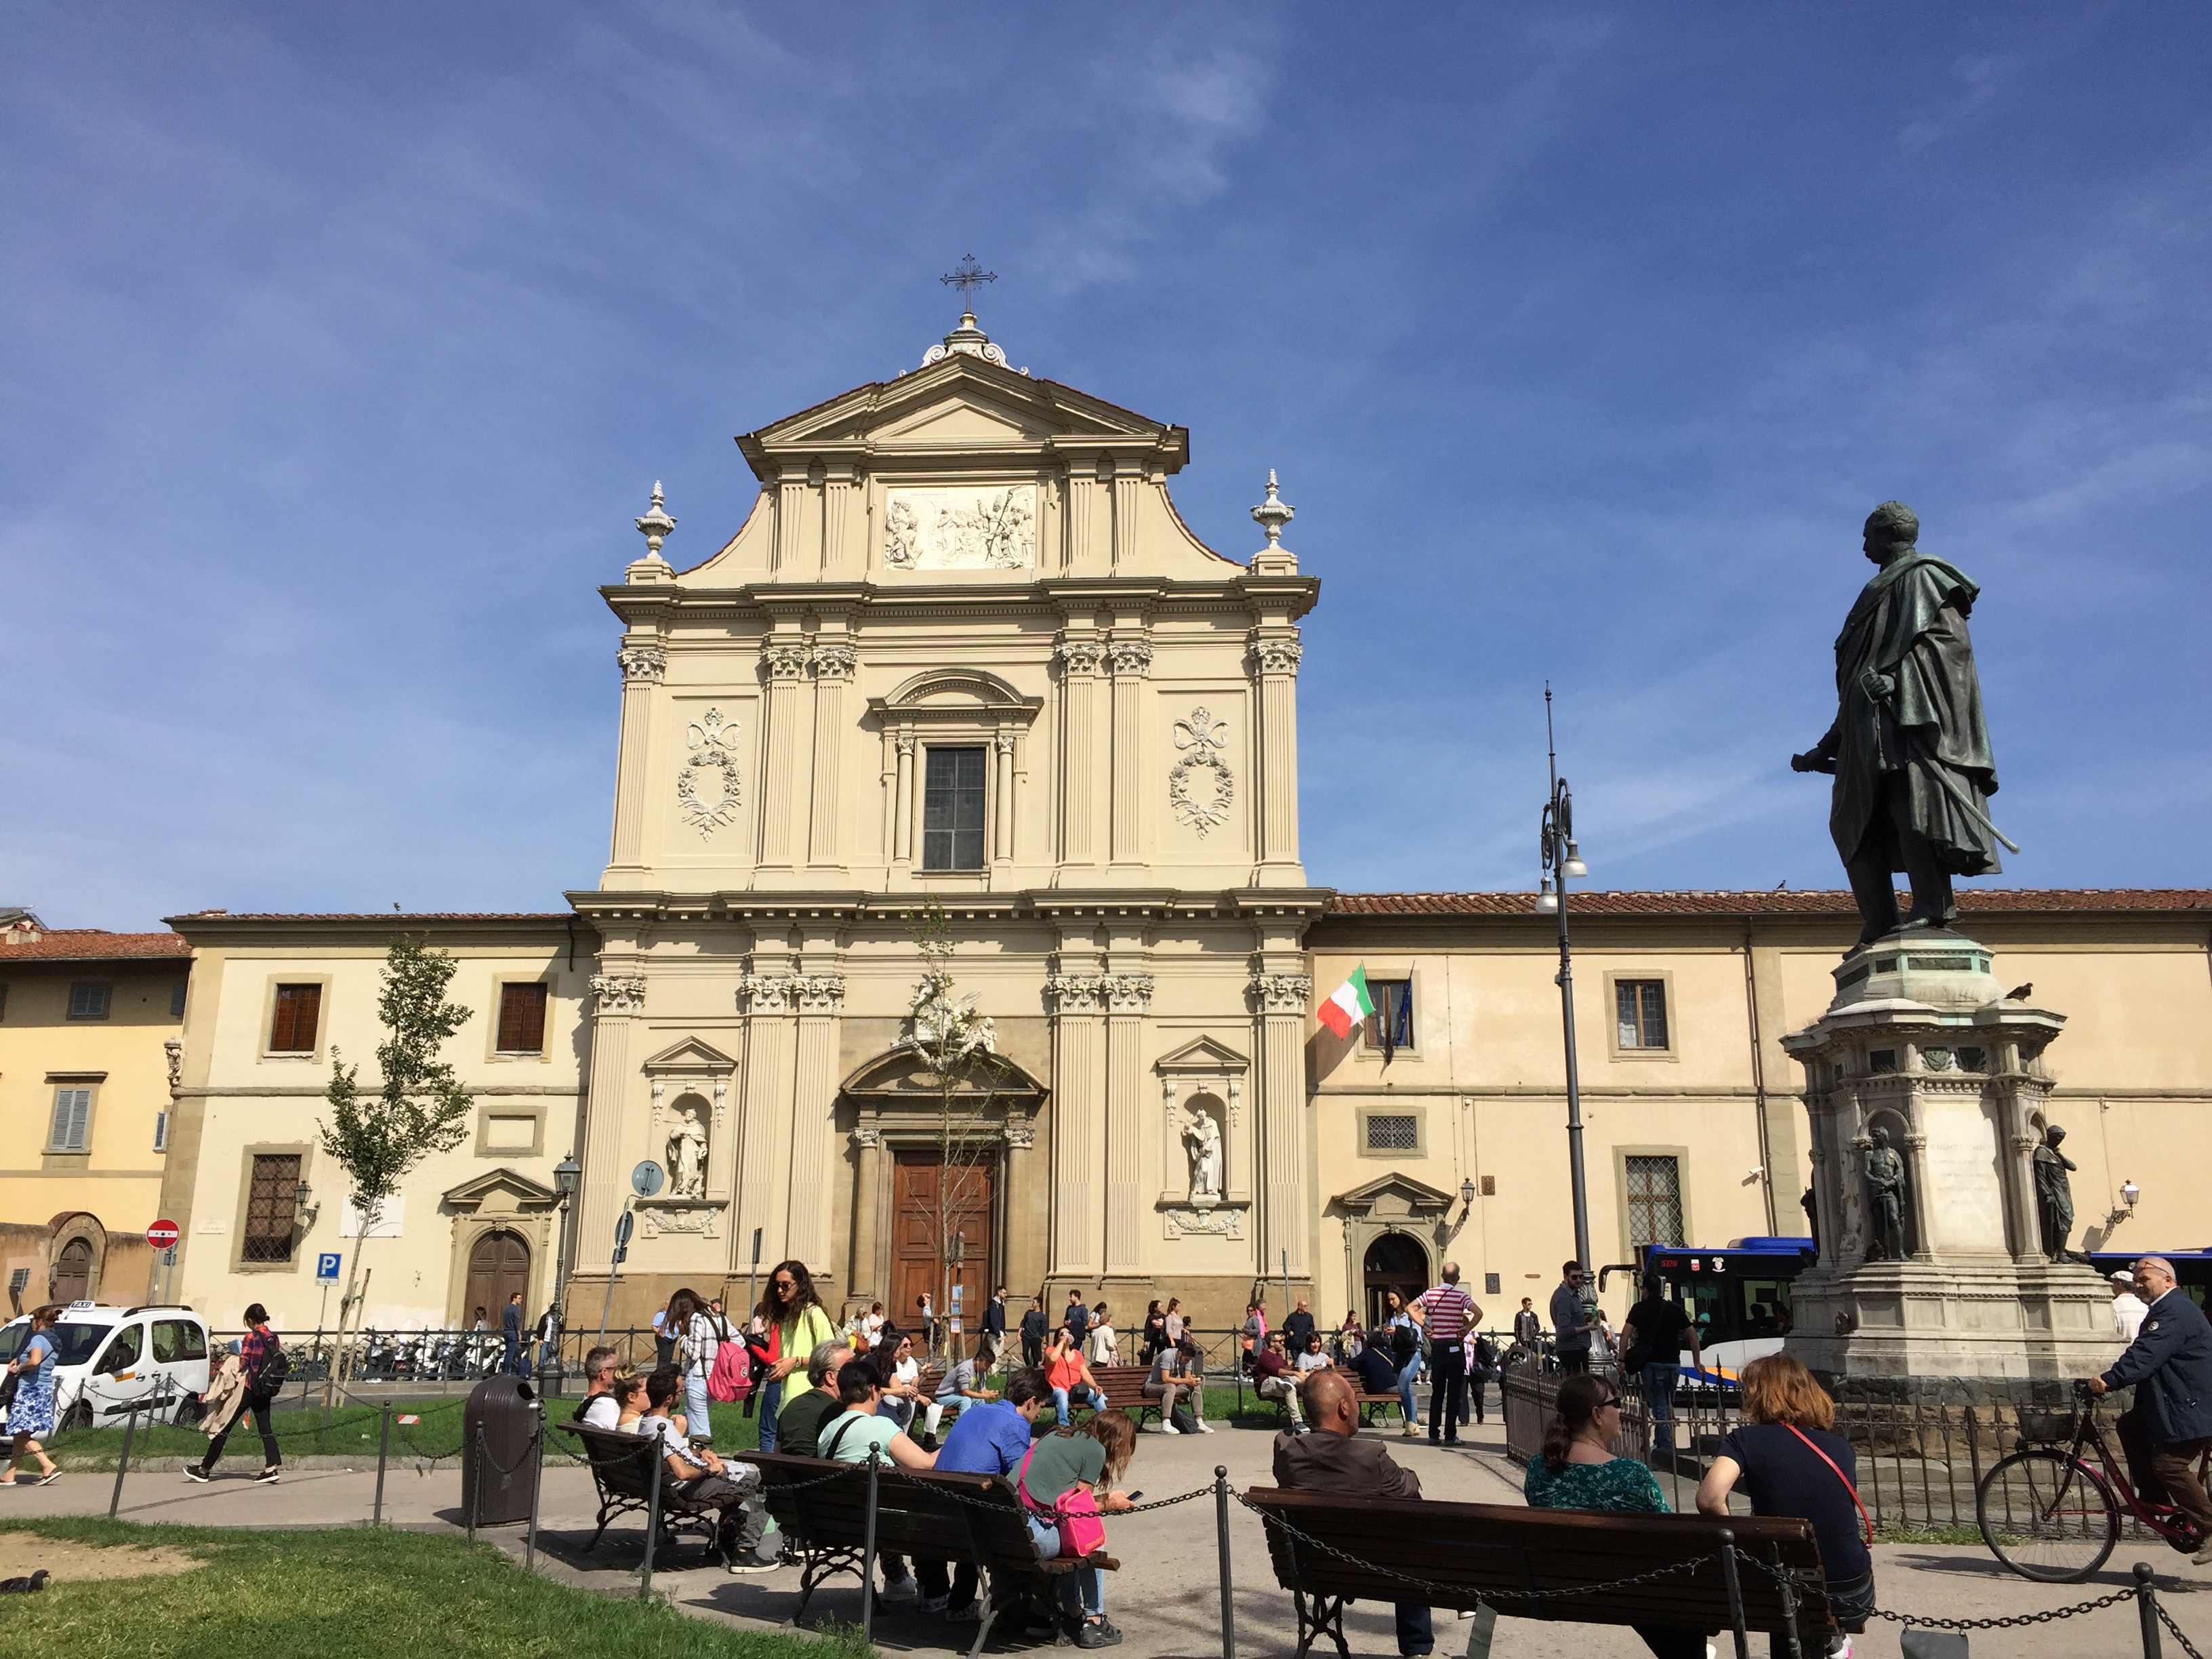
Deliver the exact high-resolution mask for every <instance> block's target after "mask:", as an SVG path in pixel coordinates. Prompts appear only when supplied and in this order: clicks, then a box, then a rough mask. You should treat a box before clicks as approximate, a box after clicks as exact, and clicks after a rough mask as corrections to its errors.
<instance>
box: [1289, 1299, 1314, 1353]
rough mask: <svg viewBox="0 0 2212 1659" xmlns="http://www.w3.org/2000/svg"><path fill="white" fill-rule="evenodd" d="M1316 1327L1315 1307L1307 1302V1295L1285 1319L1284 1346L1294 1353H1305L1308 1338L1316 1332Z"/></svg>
mask: <svg viewBox="0 0 2212 1659" xmlns="http://www.w3.org/2000/svg"><path fill="white" fill-rule="evenodd" d="M1315 1329H1316V1327H1315V1325H1314V1316H1313V1309H1312V1308H1311V1307H1310V1305H1309V1304H1307V1302H1306V1299H1305V1297H1299V1298H1298V1304H1297V1307H1295V1308H1293V1309H1291V1311H1290V1312H1289V1313H1288V1314H1286V1315H1285V1316H1284V1319H1283V1345H1284V1346H1285V1347H1287V1348H1288V1349H1289V1350H1290V1351H1291V1352H1292V1353H1304V1352H1305V1351H1306V1339H1307V1338H1308V1337H1310V1336H1311V1335H1312V1334H1314V1331H1315Z"/></svg>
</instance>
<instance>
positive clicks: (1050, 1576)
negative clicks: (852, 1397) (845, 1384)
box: [745, 1452, 1121, 1659]
mask: <svg viewBox="0 0 2212 1659" xmlns="http://www.w3.org/2000/svg"><path fill="white" fill-rule="evenodd" d="M745 1461H746V1462H749V1463H751V1464H752V1465H753V1466H754V1467H755V1468H758V1469H759V1470H760V1472H761V1480H762V1481H763V1483H764V1491H763V1501H764V1502H765V1503H766V1504H767V1505H768V1512H769V1514H770V1515H772V1516H775V1524H776V1526H777V1528H779V1529H780V1530H781V1533H782V1534H783V1540H784V1543H783V1554H784V1559H786V1560H787V1561H792V1562H794V1563H796V1564H797V1565H798V1566H799V1606H798V1607H797V1609H796V1610H795V1611H794V1612H793V1613H792V1615H791V1622H792V1623H793V1624H794V1625H795V1624H797V1623H798V1622H799V1619H800V1618H801V1617H803V1616H804V1615H805V1612H806V1604H807V1602H808V1601H810V1600H811V1599H812V1597H813V1595H814V1592H815V1590H816V1589H818V1588H819V1587H820V1586H821V1584H822V1583H823V1581H824V1580H825V1579H828V1578H830V1577H835V1576H836V1575H837V1574H839V1573H851V1574H852V1575H853V1576H854V1577H859V1576H860V1574H861V1573H862V1572H863V1571H865V1570H866V1566H865V1561H864V1556H865V1554H866V1547H867V1537H868V1530H867V1529H868V1475H867V1470H866V1468H865V1467H864V1466H857V1465H854V1464H850V1463H835V1462H829V1460H827V1459H825V1458H819V1457H792V1456H789V1455H786V1454H784V1453H782V1452H765V1453H762V1454H759V1455H755V1456H752V1457H749V1458H747V1459H746V1460H745ZM839 1475H841V1476H842V1478H840V1479H831V1478H829V1477H831V1476H839ZM876 1549H877V1552H878V1553H891V1554H898V1555H903V1556H906V1557H908V1559H916V1558H918V1559H923V1560H931V1561H945V1562H948V1563H955V1564H957V1563H965V1564H967V1565H971V1566H974V1567H975V1568H976V1569H978V1571H980V1573H981V1577H982V1581H983V1585H982V1591H981V1597H982V1613H983V1616H982V1618H981V1620H980V1621H979V1622H978V1624H977V1625H976V1627H975V1644H974V1645H973V1646H971V1647H970V1648H969V1650H968V1651H969V1659H975V1656H976V1655H979V1654H981V1652H982V1650H983V1644H984V1643H985V1642H986V1641H987V1639H988V1638H989V1637H990V1634H991V1626H992V1625H993V1623H994V1622H995V1621H996V1620H998V1619H999V1618H1000V1615H1001V1614H1003V1613H1006V1611H1007V1610H1008V1609H1009V1608H1010V1607H1013V1606H1014V1605H1015V1604H1016V1603H1017V1602H1018V1601H1022V1600H1023V1599H1024V1597H1026V1596H1027V1595H1030V1593H1031V1592H1032V1591H1035V1590H1036V1589H1041V1588H1042V1587H1043V1586H1044V1585H1046V1584H1048V1583H1050V1582H1051V1581H1052V1580H1054V1579H1055V1578H1057V1577H1060V1575H1061V1574H1063V1573H1069V1572H1073V1571H1075V1570H1076V1568H1078V1567H1079V1566H1088V1567H1098V1568H1101V1569H1103V1570H1104V1571H1109V1572H1110V1571H1116V1570H1117V1569H1119V1567H1120V1566H1121V1563H1120V1562H1119V1561H1117V1560H1115V1559H1114V1558H1113V1557H1112V1556H1110V1555H1108V1554H1106V1553H1103V1551H1100V1552H1094V1553H1091V1555H1088V1556H1086V1557H1085V1558H1084V1559H1082V1560H1080V1561H1078V1560H1075V1559H1072V1558H1063V1559H1056V1560H1051V1561H1040V1560H1038V1559H1037V1556H1036V1547H1035V1545H1033V1544H1032V1543H1031V1542H1030V1528H1029V1522H1028V1520H1027V1519H1026V1518H1025V1517H1024V1514H1023V1511H1022V1504H1021V1499H1020V1498H1018V1497H1016V1496H1015V1494H1014V1488H1013V1486H1012V1483H1011V1482H1009V1481H1006V1480H1001V1479H1000V1478H999V1477H998V1476H996V1475H987V1474H935V1473H933V1472H932V1473H923V1472H920V1471H909V1470H905V1469H894V1468H879V1469H878V1471H877V1474H876Z"/></svg>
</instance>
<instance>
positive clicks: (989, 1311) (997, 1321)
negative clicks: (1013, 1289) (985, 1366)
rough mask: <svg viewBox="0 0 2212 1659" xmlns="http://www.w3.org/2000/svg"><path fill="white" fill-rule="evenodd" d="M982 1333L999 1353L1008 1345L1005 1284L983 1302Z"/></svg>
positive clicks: (992, 1350) (992, 1348) (994, 1350)
mask: <svg viewBox="0 0 2212 1659" xmlns="http://www.w3.org/2000/svg"><path fill="white" fill-rule="evenodd" d="M982 1334H983V1335H984V1337H985V1338H987V1340H989V1342H990V1345H991V1352H994V1353H997V1352H999V1351H1000V1349H1002V1348H1004V1347H1005V1346H1006V1286H1005V1285H1000V1286H999V1288H998V1289H997V1290H995V1291H992V1292H991V1299H990V1300H989V1301H988V1302H986V1303H985V1304H983V1329H982Z"/></svg>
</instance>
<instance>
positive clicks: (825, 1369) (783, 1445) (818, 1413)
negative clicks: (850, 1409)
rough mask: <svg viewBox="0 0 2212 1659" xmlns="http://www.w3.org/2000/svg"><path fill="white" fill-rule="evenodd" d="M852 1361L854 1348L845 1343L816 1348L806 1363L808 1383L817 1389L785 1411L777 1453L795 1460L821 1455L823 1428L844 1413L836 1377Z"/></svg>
mask: <svg viewBox="0 0 2212 1659" xmlns="http://www.w3.org/2000/svg"><path fill="white" fill-rule="evenodd" d="M852 1357H853V1350H852V1348H851V1346H849V1345H848V1344H847V1343H846V1342H845V1341H844V1340H842V1339H838V1340H831V1341H828V1342H820V1343H817V1344H816V1345H815V1348H814V1352H812V1353H811V1354H810V1355H809V1356H808V1357H807V1360H806V1380H807V1381H808V1382H810V1383H812V1384H813V1385H814V1386H813V1387H812V1388H811V1389H807V1391H806V1392H805V1394H802V1395H799V1398H797V1399H796V1400H794V1401H792V1402H791V1403H790V1404H789V1405H787V1406H786V1407H784V1408H783V1413H782V1416H781V1419H780V1420H781V1425H782V1431H781V1434H780V1435H779V1436H778V1437H777V1440H776V1449H777V1450H778V1451H781V1452H788V1453H789V1454H790V1455H792V1456H793V1457H815V1456H818V1455H820V1453H819V1450H818V1446H819V1443H820V1440H821V1436H822V1425H823V1423H824V1422H826V1421H828V1420H829V1419H830V1418H833V1417H835V1416H836V1414H837V1413H838V1412H839V1411H841V1410H842V1406H841V1405H840V1404H839V1402H838V1399H837V1373H838V1372H839V1371H841V1370H843V1369H844V1368H845V1365H846V1363H847V1362H848V1361H849V1360H850V1359H851V1358H852Z"/></svg>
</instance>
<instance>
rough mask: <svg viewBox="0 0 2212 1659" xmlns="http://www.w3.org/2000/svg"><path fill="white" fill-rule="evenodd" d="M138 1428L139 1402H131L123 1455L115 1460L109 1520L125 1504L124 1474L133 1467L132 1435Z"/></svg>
mask: <svg viewBox="0 0 2212 1659" xmlns="http://www.w3.org/2000/svg"><path fill="white" fill-rule="evenodd" d="M137 1426H138V1402H137V1401H135V1400H134V1401H131V1411H130V1414H129V1415H128V1416H126V1417H125V1419H123V1455H122V1456H120V1457H118V1458H117V1459H116V1460H115V1490H114V1491H113V1492H111V1493H110V1494H109V1495H108V1498H107V1518H108V1519H109V1520H111V1521H112V1520H113V1519H115V1510H116V1508H117V1506H118V1504H121V1503H122V1502H123V1474H124V1471H125V1470H126V1469H128V1468H130V1467H131V1431H132V1430H134V1429H136V1428H137Z"/></svg>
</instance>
